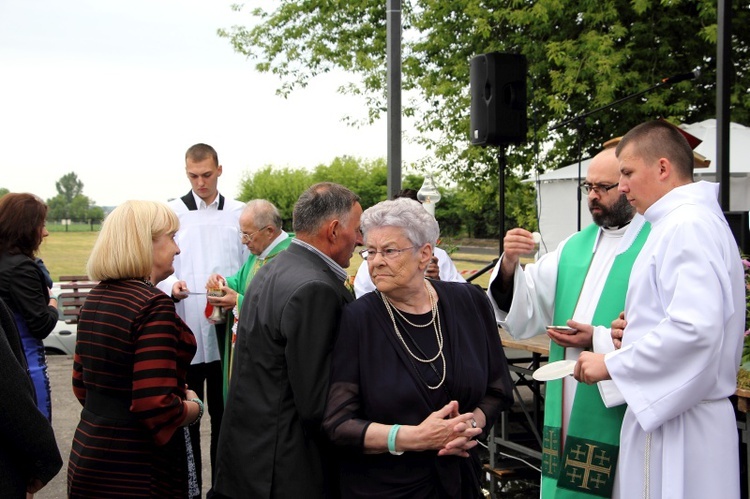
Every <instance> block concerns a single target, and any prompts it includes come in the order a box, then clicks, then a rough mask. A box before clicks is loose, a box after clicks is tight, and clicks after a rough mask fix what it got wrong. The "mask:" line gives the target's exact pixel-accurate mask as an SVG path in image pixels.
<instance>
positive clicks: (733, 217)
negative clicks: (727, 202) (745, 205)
mask: <svg viewBox="0 0 750 499" xmlns="http://www.w3.org/2000/svg"><path fill="white" fill-rule="evenodd" d="M724 217H726V219H727V223H728V224H729V228H730V229H731V230H732V234H734V239H735V241H737V246H739V247H740V251H742V253H743V254H744V255H750V226H749V225H748V214H747V212H746V211H725V212H724Z"/></svg>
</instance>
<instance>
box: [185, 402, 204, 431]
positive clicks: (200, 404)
mask: <svg viewBox="0 0 750 499" xmlns="http://www.w3.org/2000/svg"><path fill="white" fill-rule="evenodd" d="M190 402H195V403H196V404H198V417H197V418H195V419H194V420H193V422H192V423H190V424H189V425H188V426H193V425H194V424H197V423H198V421H200V420H201V418H202V417H203V402H202V401H201V399H199V398H194V399H190Z"/></svg>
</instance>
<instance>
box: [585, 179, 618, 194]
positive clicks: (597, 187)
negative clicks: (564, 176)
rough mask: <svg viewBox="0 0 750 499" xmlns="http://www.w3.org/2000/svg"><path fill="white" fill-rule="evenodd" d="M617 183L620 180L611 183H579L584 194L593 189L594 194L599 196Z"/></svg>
mask: <svg viewBox="0 0 750 499" xmlns="http://www.w3.org/2000/svg"><path fill="white" fill-rule="evenodd" d="M618 185H620V182H615V183H614V184H612V185H604V184H589V183H588V182H584V183H583V184H581V192H582V193H584V194H588V193H590V192H591V191H594V194H596V195H599V196H601V195H602V194H604V193H605V192H609V191H611V190H612V189H614V188H615V187H617V186H618Z"/></svg>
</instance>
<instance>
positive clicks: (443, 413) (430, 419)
mask: <svg viewBox="0 0 750 499" xmlns="http://www.w3.org/2000/svg"><path fill="white" fill-rule="evenodd" d="M472 421H473V422H475V423H476V427H474V426H473V425H472ZM484 424H485V420H484V414H483V413H482V411H477V412H476V413H472V412H467V413H464V414H460V413H459V412H458V402H457V401H455V400H452V401H450V402H448V403H447V404H446V405H445V406H443V407H442V408H441V409H439V410H437V411H435V412H433V413H432V414H430V415H429V416H427V418H425V420H424V421H422V422H421V423H420V424H419V425H417V426H414V427H410V428H409V429H408V430H407V431H409V430H413V432H414V441H415V442H419V444H418V447H419V448H414V449H409V450H437V451H438V456H461V457H469V452H468V451H469V450H470V449H471V448H473V447H475V446H476V445H477V441H476V440H474V438H475V437H477V436H478V435H480V434H481V433H482V428H483V427H484ZM404 429H406V427H404V428H402V430H401V431H402V432H403V431H404Z"/></svg>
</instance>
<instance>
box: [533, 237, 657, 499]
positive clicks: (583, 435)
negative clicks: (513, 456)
mask: <svg viewBox="0 0 750 499" xmlns="http://www.w3.org/2000/svg"><path fill="white" fill-rule="evenodd" d="M650 230H651V225H650V224H648V223H646V224H644V225H643V227H642V228H641V230H640V232H639V233H638V234H637V236H636V238H635V241H634V242H633V243H632V244H631V245H630V247H629V248H627V249H626V250H625V251H624V252H623V253H620V254H618V255H617V256H616V257H615V260H614V263H613V264H612V269H611V270H610V272H609V275H608V276H607V279H606V281H605V284H604V288H603V290H602V293H601V296H600V299H599V303H598V304H597V306H596V309H595V312H594V317H593V318H592V321H591V323H592V325H594V326H606V327H609V326H610V324H611V323H612V321H613V320H614V319H616V318H617V317H618V316H619V314H620V312H622V311H623V309H624V308H625V294H626V292H627V289H628V280H629V279H630V271H631V269H632V267H633V262H634V261H635V258H636V257H637V256H638V253H639V252H640V250H641V248H642V247H643V243H645V242H646V238H647V237H648V233H649V232H650ZM598 232H599V227H598V226H597V225H595V224H592V225H589V226H588V227H586V228H585V229H583V230H582V231H581V232H579V233H578V234H576V235H574V236H572V237H571V238H570V239H569V240H568V242H567V243H565V246H564V247H563V249H562V253H561V255H560V263H559V267H558V274H557V287H556V291H555V313H554V324H565V323H566V321H567V320H569V319H570V318H571V317H573V313H574V311H575V309H576V305H577V304H578V299H579V296H580V293H581V289H582V288H583V283H584V281H585V279H586V274H587V273H588V270H589V266H590V265H591V260H592V259H593V256H594V251H593V250H594V244H595V243H596V240H597V235H598ZM564 358H565V348H563V347H561V346H560V345H558V344H556V343H555V342H550V354H549V361H550V362H554V361H557V360H562V359H564ZM562 393H563V381H562V380H555V381H550V382H548V383H547V388H546V400H545V405H544V429H543V444H542V498H543V499H552V498H554V499H562V498H586V497H589V498H590V497H611V496H612V487H613V485H614V478H615V467H616V465H617V455H618V451H619V446H620V427H621V426H622V418H623V415H624V414H625V407H626V406H625V405H624V404H623V405H621V406H617V407H613V408H610V409H608V408H607V407H605V405H604V402H602V398H601V395H600V394H599V388H598V387H597V385H596V384H594V385H587V384H585V383H579V384H578V386H577V388H576V392H575V400H574V401H573V409H572V412H571V415H570V421H569V423H568V433H567V436H566V439H565V448H564V449H561V445H560V444H561V441H562V432H561V426H562V409H563V400H562V398H563V395H562Z"/></svg>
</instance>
